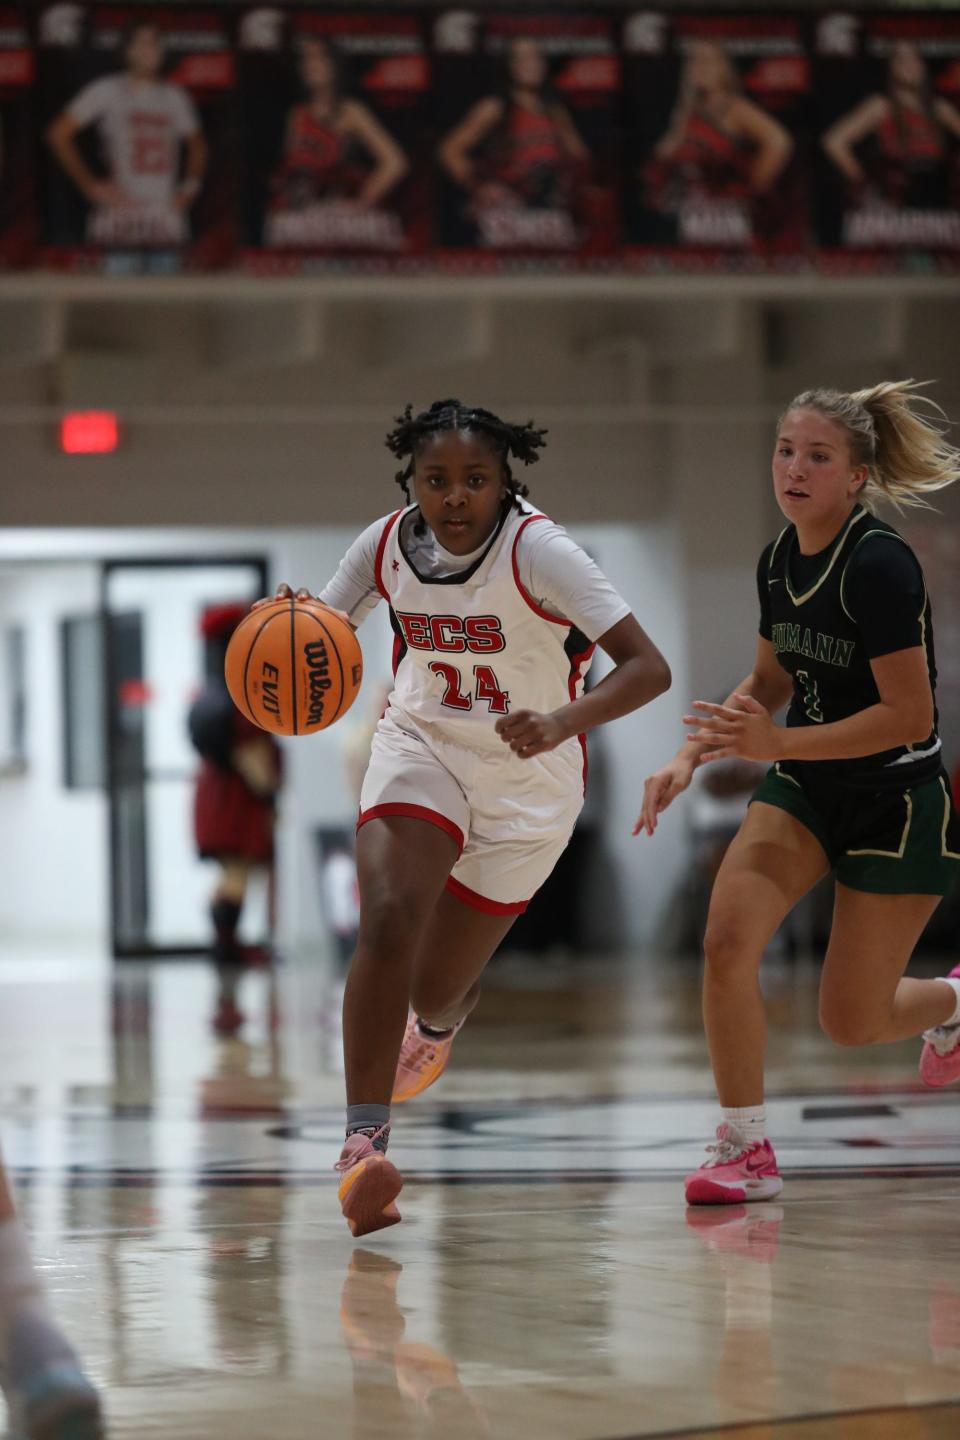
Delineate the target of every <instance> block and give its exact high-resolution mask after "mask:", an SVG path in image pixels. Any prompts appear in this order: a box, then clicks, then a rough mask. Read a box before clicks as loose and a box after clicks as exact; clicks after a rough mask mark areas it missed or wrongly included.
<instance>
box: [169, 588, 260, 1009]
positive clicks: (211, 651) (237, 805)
mask: <svg viewBox="0 0 960 1440" xmlns="http://www.w3.org/2000/svg"><path fill="white" fill-rule="evenodd" d="M246 613H247V606H246V605H243V604H227V605H213V606H210V607H209V608H208V609H206V610H205V611H204V613H203V616H202V618H201V621H200V629H201V633H202V635H203V638H204V641H205V646H206V671H207V680H206V683H205V684H204V686H203V689H202V690H201V692H200V694H199V695H198V696H197V698H196V700H195V701H194V703H193V705H192V706H191V707H190V713H189V716H188V719H187V726H188V729H189V732H190V739H191V742H192V744H193V747H194V749H195V750H196V751H197V753H198V754H199V756H200V758H201V766H200V771H199V774H198V775H197V785H196V792H195V795H194V828H195V834H196V842H197V851H198V854H199V855H200V858H201V859H202V860H215V861H216V862H217V865H218V866H219V874H218V876H217V881H216V885H215V887H214V891H213V895H212V896H211V900H210V918H211V921H212V923H213V932H214V940H213V948H212V955H213V960H214V963H215V965H216V967H217V978H218V981H219V993H218V996H217V1008H216V1011H215V1013H214V1017H213V1028H214V1029H215V1030H216V1031H217V1033H218V1034H221V1035H233V1034H236V1032H237V1031H238V1030H239V1029H240V1027H241V1026H242V1025H243V1022H244V1016H243V1013H242V1011H241V1010H240V1008H239V1006H238V1004H237V988H238V985H239V980H240V976H241V974H242V972H243V969H244V967H245V966H246V965H247V963H248V961H249V959H250V957H249V956H248V954H247V952H246V951H245V950H244V948H243V946H242V945H241V944H240V942H239V939H238V934H237V932H238V928H239V924H240V916H241V913H242V911H243V902H244V899H245V898H246V893H247V886H248V884H249V881H250V876H251V872H252V871H253V870H255V869H257V868H260V867H265V868H266V869H267V870H268V872H272V866H273V831H274V812H275V803H276V796H277V792H278V790H279V789H280V782H281V776H282V765H281V753H280V747H279V746H278V744H277V742H276V741H275V740H274V739H273V737H272V736H270V735H268V734H267V733H266V732H265V731H264V730H260V729H259V728H258V727H257V726H256V725H254V724H252V722H251V721H249V720H247V719H246V718H245V716H243V715H241V713H240V711H239V710H238V709H237V707H236V706H235V705H234V703H233V701H232V700H231V699H230V695H229V693H228V691H227V686H226V681H225V680H224V675H223V662H224V657H225V655H226V650H227V645H228V643H229V640H230V636H231V635H232V634H233V632H234V630H235V629H236V628H237V626H238V625H239V623H240V621H241V620H242V619H243V617H244V616H245V615H246Z"/></svg>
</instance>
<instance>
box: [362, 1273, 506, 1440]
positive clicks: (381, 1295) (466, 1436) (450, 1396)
mask: <svg viewBox="0 0 960 1440" xmlns="http://www.w3.org/2000/svg"><path fill="white" fill-rule="evenodd" d="M402 1273H403V1266H402V1265H401V1264H400V1263H399V1262H398V1261H396V1260H393V1259H391V1257H390V1256H389V1255H383V1254H380V1253H378V1252H377V1251H375V1250H363V1249H359V1250H354V1251H353V1253H352V1255H351V1256H350V1263H349V1265H348V1267H347V1274H346V1278H345V1280H344V1283H343V1290H342V1291H341V1295H340V1327H341V1330H342V1333H343V1339H344V1343H345V1345H346V1347H347V1350H348V1351H349V1354H350V1360H351V1363H352V1365H353V1397H354V1405H353V1425H352V1428H351V1432H350V1433H351V1436H352V1440H380V1437H382V1436H383V1435H384V1434H386V1433H389V1434H390V1435H393V1436H396V1437H398V1440H399V1437H407V1436H409V1437H410V1440H413V1437H414V1436H416V1437H417V1440H432V1437H436V1440H441V1437H444V1440H445V1437H447V1436H449V1435H457V1436H459V1437H460V1440H484V1437H486V1436H488V1435H489V1434H490V1432H491V1427H490V1421H489V1418H488V1417H487V1414H486V1412H485V1410H484V1408H483V1406H482V1405H481V1404H480V1402H479V1401H478V1400H477V1399H476V1398H475V1397H474V1396H473V1395H471V1394H470V1393H469V1391H467V1390H465V1389H464V1386H463V1382H462V1381H461V1379H460V1375H459V1372H458V1370H457V1366H456V1364H455V1363H454V1361H453V1360H452V1359H451V1358H450V1356H449V1355H446V1354H445V1353H444V1352H443V1351H442V1350H436V1349H434V1347H433V1346H432V1345H427V1344H424V1343H423V1342H422V1341H418V1340H408V1339H407V1338H406V1333H405V1332H406V1328H407V1320H408V1317H409V1316H410V1314H411V1312H410V1310H409V1308H408V1307H406V1306H403V1307H401V1306H400V1305H399V1304H398V1302H397V1283H398V1281H399V1279H400V1276H401V1275H402Z"/></svg>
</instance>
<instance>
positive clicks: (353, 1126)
mask: <svg viewBox="0 0 960 1440" xmlns="http://www.w3.org/2000/svg"><path fill="white" fill-rule="evenodd" d="M378 1130H382V1131H383V1134H382V1135H381V1136H379V1137H378V1138H377V1139H376V1140H375V1141H374V1145H373V1148H374V1149H375V1150H386V1148H387V1141H388V1140H389V1138H390V1106H389V1105H348V1106H347V1137H348V1138H349V1137H350V1136H351V1135H356V1134H357V1133H358V1132H359V1131H363V1132H364V1133H365V1134H367V1135H369V1136H370V1138H371V1140H373V1137H374V1135H375V1133H376V1132H377V1131H378Z"/></svg>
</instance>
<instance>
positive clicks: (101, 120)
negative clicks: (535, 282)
mask: <svg viewBox="0 0 960 1440" xmlns="http://www.w3.org/2000/svg"><path fill="white" fill-rule="evenodd" d="M0 130H2V134H0V265H2V266H3V267H4V268H7V269H14V268H18V267H29V266H37V265H40V266H47V267H54V268H65V269H71V270H87V271H102V272H106V273H114V274H119V273H128V272H129V273H147V272H149V273H168V272H169V273H177V272H183V271H189V270H215V269H224V268H243V269H246V270H249V271H252V272H260V273H270V274H305V273H317V272H320V271H325V270H326V271H329V270H337V269H344V270H357V269H360V270H367V271H385V270H414V269H419V268H433V269H437V268H446V269H457V270H460V271H495V270H504V269H517V268H521V269H530V270H563V269H580V270H600V271H603V270H608V271H609V270H621V271H622V270H625V269H626V270H636V271H640V272H642V271H646V272H654V273H656V272H663V271H678V270H683V271H691V270H701V271H716V272H729V271H738V272H750V271H770V270H774V271H781V272H790V271H796V270H803V269H809V268H811V267H818V268H821V269H830V270H834V271H836V270H841V271H847V272H851V273H854V272H860V273H864V272H867V273H870V272H876V273H882V272H884V271H890V270H899V271H904V270H910V271H919V272H924V271H925V272H930V273H936V272H941V271H942V272H954V271H956V270H957V269H958V268H960V14H957V13H951V12H949V11H939V12H933V11H931V12H929V13H925V12H921V11H915V10H911V11H910V12H909V13H906V12H905V13H895V12H891V11H889V10H888V11H884V12H883V13H879V12H878V13H865V12H862V11H861V12H856V13H854V12H849V13H846V12H832V13H829V14H816V15H806V16H804V15H799V14H790V13H788V12H784V11H781V10H771V11H770V12H769V13H766V14H764V13H759V12H758V13H743V12H740V13H733V12H731V13H729V14H724V13H719V12H716V11H710V12H703V11H700V12H697V11H693V10H689V11H678V10H670V11H669V12H666V11H657V10H637V11H633V10H626V11H619V12H614V11H610V12H606V13H605V12H603V11H597V10H592V9H591V10H583V11H577V10H573V9H571V10H558V9H553V10H550V11H546V10H543V11H540V10H528V9H513V10H507V9H502V10H501V9H494V8H487V7H486V6H483V7H482V8H480V7H478V8H477V9H475V10H470V9H467V8H463V9H456V10H450V11H444V10H437V11H431V12H421V11H416V10H403V9H390V10H379V11H378V10H374V9H352V8H346V7H344V8H342V9H337V8H332V7H329V6H327V7H319V6H309V5H296V6H289V7H285V6H282V5H257V6H250V5H234V6H213V5H209V6H206V7H205V6H203V5H197V6H178V7H176V8H171V7H170V6H162V5H139V4H127V5H124V4H74V3H47V4H45V3H37V0H34V3H33V4H31V5H29V6H16V5H4V4H2V3H0Z"/></svg>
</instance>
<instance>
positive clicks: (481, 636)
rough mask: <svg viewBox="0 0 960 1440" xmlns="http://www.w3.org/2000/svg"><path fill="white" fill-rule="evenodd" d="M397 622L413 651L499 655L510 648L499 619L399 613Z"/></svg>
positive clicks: (397, 613)
mask: <svg viewBox="0 0 960 1440" xmlns="http://www.w3.org/2000/svg"><path fill="white" fill-rule="evenodd" d="M396 615H397V619H398V620H399V622H400V625H401V627H402V629H403V637H404V639H405V640H406V642H407V645H408V646H409V648H410V649H411V650H440V651H441V652H443V653H444V654H450V655H459V654H462V653H463V652H464V651H465V650H469V651H470V653H471V654H472V655H496V654H497V653H498V652H499V651H500V650H505V649H506V648H507V641H506V637H505V636H504V633H503V629H502V627H501V625H500V621H499V619H498V618H497V616H496V615H468V616H467V617H466V618H465V619H464V618H463V617H462V616H460V615H411V614H404V613H403V612H402V611H400V610H398V611H397V612H396Z"/></svg>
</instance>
